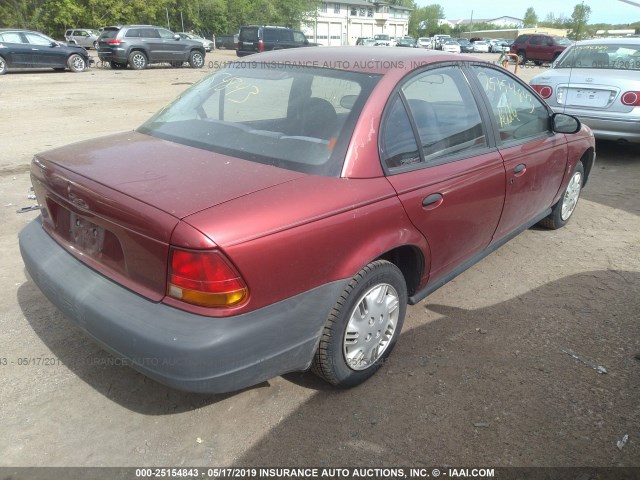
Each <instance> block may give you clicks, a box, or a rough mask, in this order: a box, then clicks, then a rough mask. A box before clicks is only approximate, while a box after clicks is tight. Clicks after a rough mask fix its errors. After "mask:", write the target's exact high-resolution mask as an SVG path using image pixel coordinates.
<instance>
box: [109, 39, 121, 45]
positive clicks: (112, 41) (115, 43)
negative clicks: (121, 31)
mask: <svg viewBox="0 0 640 480" xmlns="http://www.w3.org/2000/svg"><path fill="white" fill-rule="evenodd" d="M107 43H108V44H109V45H120V40H116V39H115V38H108V39H107Z"/></svg>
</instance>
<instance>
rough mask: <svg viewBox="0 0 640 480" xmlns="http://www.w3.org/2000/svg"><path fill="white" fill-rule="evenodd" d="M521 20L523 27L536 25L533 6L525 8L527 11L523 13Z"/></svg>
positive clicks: (536, 18)
mask: <svg viewBox="0 0 640 480" xmlns="http://www.w3.org/2000/svg"><path fill="white" fill-rule="evenodd" d="M523 21H524V26H525V27H536V26H537V25H538V15H536V11H535V10H534V9H533V7H529V8H527V11H526V12H525V13H524V19H523Z"/></svg>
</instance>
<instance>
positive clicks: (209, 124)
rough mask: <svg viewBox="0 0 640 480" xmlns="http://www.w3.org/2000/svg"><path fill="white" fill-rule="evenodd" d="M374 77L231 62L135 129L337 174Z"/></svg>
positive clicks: (242, 155) (291, 166) (305, 169)
mask: <svg viewBox="0 0 640 480" xmlns="http://www.w3.org/2000/svg"><path fill="white" fill-rule="evenodd" d="M379 78H380V76H379V75H370V74H364V73H354V72H345V71H341V70H331V69H324V68H311V67H304V66H296V65H281V64H264V63H257V62H255V61H254V62H237V63H235V64H232V65H230V66H229V67H227V68H225V69H224V70H221V71H219V72H217V73H215V74H213V75H212V76H210V77H207V78H206V79H204V80H202V81H201V82H199V83H198V84H196V85H194V86H193V87H191V88H190V89H188V90H187V91H186V92H185V93H184V94H183V95H182V96H181V97H179V98H178V99H177V100H176V101H174V102H173V103H172V104H171V105H169V106H168V107H166V108H165V109H163V110H161V111H160V112H159V113H158V114H156V115H155V116H154V117H153V118H151V119H150V120H149V121H148V122H146V123H145V124H143V125H142V126H141V127H140V128H139V129H138V131H139V132H141V133H144V134H148V135H152V136H154V137H158V138H163V139H165V140H169V141H173V142H176V143H181V144H184V145H190V146H193V147H196V148H202V149H206V150H210V151H214V152H218V153H222V154H226V155H231V156H235V157H239V158H242V159H245V160H250V161H255V162H259V163H264V164H268V165H273V166H277V167H281V168H286V169H290V170H296V171H300V172H305V173H312V174H317V175H326V176H338V175H339V174H340V172H341V170H342V163H343V160H344V156H345V152H346V149H347V146H348V143H349V140H350V139H351V135H352V133H353V128H354V126H355V122H356V120H357V117H358V115H359V113H360V111H361V109H362V106H363V105H364V102H365V101H366V99H367V98H368V96H369V94H370V93H371V90H372V89H373V87H374V86H375V84H376V83H377V81H378V79H379Z"/></svg>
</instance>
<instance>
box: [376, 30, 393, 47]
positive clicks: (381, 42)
mask: <svg viewBox="0 0 640 480" xmlns="http://www.w3.org/2000/svg"><path fill="white" fill-rule="evenodd" d="M373 40H374V41H375V42H376V43H375V45H376V46H385V47H390V46H391V37H389V35H386V34H384V33H378V34H377V35H374V36H373Z"/></svg>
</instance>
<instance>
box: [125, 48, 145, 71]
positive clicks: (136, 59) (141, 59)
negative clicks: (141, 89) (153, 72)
mask: <svg viewBox="0 0 640 480" xmlns="http://www.w3.org/2000/svg"><path fill="white" fill-rule="evenodd" d="M129 65H131V68H133V69H134V70H144V69H145V68H147V57H146V56H145V54H144V53H142V52H131V55H129Z"/></svg>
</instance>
